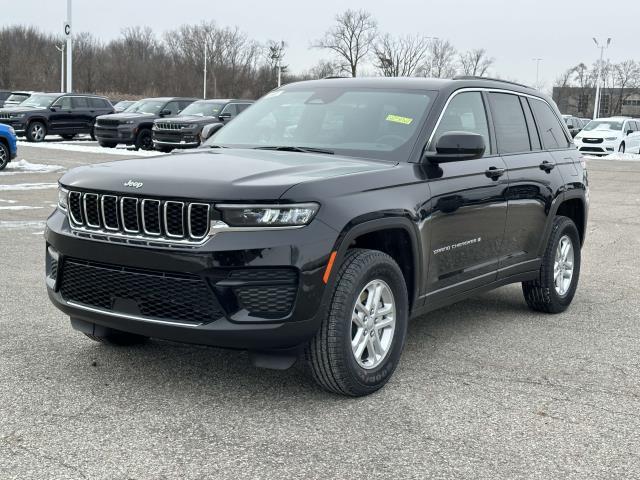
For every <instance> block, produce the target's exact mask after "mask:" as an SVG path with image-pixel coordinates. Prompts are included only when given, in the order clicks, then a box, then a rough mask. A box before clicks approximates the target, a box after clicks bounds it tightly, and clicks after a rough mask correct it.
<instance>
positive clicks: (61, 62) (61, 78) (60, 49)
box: [56, 43, 64, 93]
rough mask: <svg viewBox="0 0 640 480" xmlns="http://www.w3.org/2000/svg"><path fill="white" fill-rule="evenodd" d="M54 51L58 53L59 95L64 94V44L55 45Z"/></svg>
mask: <svg viewBox="0 0 640 480" xmlns="http://www.w3.org/2000/svg"><path fill="white" fill-rule="evenodd" d="M56 50H58V51H59V52H60V93H63V92H64V43H63V44H62V45H60V46H58V45H56Z"/></svg>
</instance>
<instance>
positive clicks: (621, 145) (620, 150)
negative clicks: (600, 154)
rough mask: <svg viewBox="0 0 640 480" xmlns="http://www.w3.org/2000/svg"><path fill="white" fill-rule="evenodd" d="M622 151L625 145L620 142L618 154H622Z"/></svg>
mask: <svg viewBox="0 0 640 480" xmlns="http://www.w3.org/2000/svg"><path fill="white" fill-rule="evenodd" d="M624 150H625V145H624V142H622V143H621V144H620V146H619V147H618V152H620V153H624Z"/></svg>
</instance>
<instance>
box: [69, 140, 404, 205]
mask: <svg viewBox="0 0 640 480" xmlns="http://www.w3.org/2000/svg"><path fill="white" fill-rule="evenodd" d="M393 165H394V164H392V163H388V162H379V161H369V160H361V159H355V158H350V157H341V156H337V155H335V156H334V155H322V154H312V153H297V152H275V151H266V150H250V149H229V150H217V149H216V150H214V149H204V148H203V149H200V150H198V151H196V152H190V153H182V154H174V155H166V156H160V157H148V158H142V159H134V160H124V161H118V162H112V163H101V164H95V165H88V166H85V167H79V168H75V169H73V170H70V171H69V172H68V173H67V174H65V175H64V176H63V177H62V178H61V179H60V183H61V184H62V185H64V186H66V187H70V188H74V187H75V188H79V189H87V190H97V191H106V192H120V193H127V194H131V195H140V196H144V195H148V196H158V197H171V198H184V199H199V200H206V201H229V200H230V201H246V200H275V199H278V198H280V197H281V196H282V194H283V193H284V192H286V191H287V190H288V189H289V188H290V187H292V186H293V185H296V184H298V183H302V182H310V181H316V180H325V179H327V178H330V177H336V176H341V175H348V174H355V173H364V172H370V171H374V170H382V169H386V168H391V167H393ZM129 180H131V181H133V182H140V183H142V186H141V187H140V188H134V187H125V186H124V184H125V183H127V182H129Z"/></svg>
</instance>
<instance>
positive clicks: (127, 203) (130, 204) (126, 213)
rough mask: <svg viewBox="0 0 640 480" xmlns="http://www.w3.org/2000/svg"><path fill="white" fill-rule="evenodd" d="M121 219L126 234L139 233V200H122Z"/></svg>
mask: <svg viewBox="0 0 640 480" xmlns="http://www.w3.org/2000/svg"><path fill="white" fill-rule="evenodd" d="M120 218H122V227H123V229H124V231H125V232H127V233H138V232H139V231H140V222H139V221H138V199H137V198H132V197H122V198H121V199H120Z"/></svg>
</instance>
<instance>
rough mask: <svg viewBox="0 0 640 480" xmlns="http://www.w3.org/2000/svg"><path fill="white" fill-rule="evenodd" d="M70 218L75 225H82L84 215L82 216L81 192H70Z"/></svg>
mask: <svg viewBox="0 0 640 480" xmlns="http://www.w3.org/2000/svg"><path fill="white" fill-rule="evenodd" d="M69 216H70V217H71V221H72V222H73V223H75V224H78V225H82V223H83V220H84V215H83V214H82V195H81V194H80V192H69Z"/></svg>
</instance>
